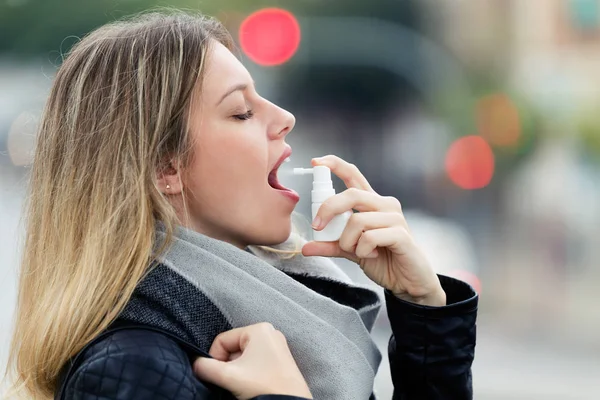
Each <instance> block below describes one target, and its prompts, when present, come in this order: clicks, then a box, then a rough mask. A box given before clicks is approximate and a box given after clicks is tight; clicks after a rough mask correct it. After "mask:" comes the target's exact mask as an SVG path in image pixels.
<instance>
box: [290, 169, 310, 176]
mask: <svg viewBox="0 0 600 400" xmlns="http://www.w3.org/2000/svg"><path fill="white" fill-rule="evenodd" d="M313 172H314V171H313V169H312V168H294V175H308V174H312V173H313Z"/></svg>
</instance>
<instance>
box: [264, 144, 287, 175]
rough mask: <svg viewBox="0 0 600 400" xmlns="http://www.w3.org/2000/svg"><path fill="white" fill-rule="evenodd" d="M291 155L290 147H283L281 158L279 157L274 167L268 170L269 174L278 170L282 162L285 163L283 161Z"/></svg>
mask: <svg viewBox="0 0 600 400" xmlns="http://www.w3.org/2000/svg"><path fill="white" fill-rule="evenodd" d="M291 155H292V148H291V146H285V149H283V154H281V157H279V160H277V162H276V163H275V165H273V168H271V169H270V170H269V173H271V172H273V171H274V170H276V169H277V168H279V167H280V166H281V164H283V162H284V161H285V159H286V158H288V157H289V156H291Z"/></svg>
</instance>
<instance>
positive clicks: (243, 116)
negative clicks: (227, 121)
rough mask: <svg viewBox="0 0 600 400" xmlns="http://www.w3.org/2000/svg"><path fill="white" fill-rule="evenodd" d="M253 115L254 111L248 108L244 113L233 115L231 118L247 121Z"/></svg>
mask: <svg viewBox="0 0 600 400" xmlns="http://www.w3.org/2000/svg"><path fill="white" fill-rule="evenodd" d="M253 116H254V111H252V110H248V111H246V112H245V113H244V114H237V115H234V116H233V118H235V119H237V120H238V121H247V120H249V119H250V118H252V117H253Z"/></svg>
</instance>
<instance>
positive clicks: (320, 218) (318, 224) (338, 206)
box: [313, 188, 402, 230]
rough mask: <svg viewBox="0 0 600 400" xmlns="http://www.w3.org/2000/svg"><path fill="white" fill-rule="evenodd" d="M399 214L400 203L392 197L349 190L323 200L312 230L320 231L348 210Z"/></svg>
mask: <svg viewBox="0 0 600 400" xmlns="http://www.w3.org/2000/svg"><path fill="white" fill-rule="evenodd" d="M352 209H355V210H357V211H382V212H401V211H402V207H401V206H400V202H399V201H398V200H396V199H394V198H393V197H383V196H380V195H378V194H377V193H375V192H367V191H364V190H360V189H356V188H350V189H347V190H344V191H343V192H342V193H338V194H336V195H335V196H332V197H330V198H328V199H327V200H325V201H324V202H323V204H321V207H319V211H318V212H317V215H316V216H315V220H314V221H313V228H314V229H316V230H321V229H323V227H325V225H327V224H328V223H329V221H331V219H332V218H333V217H335V216H336V215H339V214H342V213H344V212H346V211H348V210H352Z"/></svg>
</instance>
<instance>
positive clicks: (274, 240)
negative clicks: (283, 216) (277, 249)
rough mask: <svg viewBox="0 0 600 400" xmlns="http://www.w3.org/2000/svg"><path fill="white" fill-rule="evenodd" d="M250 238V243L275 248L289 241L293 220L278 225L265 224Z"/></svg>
mask: <svg viewBox="0 0 600 400" xmlns="http://www.w3.org/2000/svg"><path fill="white" fill-rule="evenodd" d="M253 233H254V234H253V235H252V236H251V237H250V238H249V239H250V240H249V242H250V243H251V244H254V245H259V246H274V245H277V244H281V243H283V242H285V241H286V240H288V238H289V237H290V234H291V233H292V225H291V220H290V219H289V218H288V220H287V221H286V222H285V223H283V222H281V223H278V224H272V225H271V224H268V225H267V224H263V225H261V226H258V227H257V228H256V230H255V231H254V232H253Z"/></svg>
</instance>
